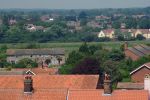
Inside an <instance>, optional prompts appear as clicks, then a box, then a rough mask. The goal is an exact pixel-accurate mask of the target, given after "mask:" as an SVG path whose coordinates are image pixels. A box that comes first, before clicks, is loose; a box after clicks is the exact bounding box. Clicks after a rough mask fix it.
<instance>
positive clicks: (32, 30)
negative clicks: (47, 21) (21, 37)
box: [26, 24, 44, 32]
mask: <svg viewBox="0 0 150 100" xmlns="http://www.w3.org/2000/svg"><path fill="white" fill-rule="evenodd" d="M26 29H27V30H28V31H30V32H34V31H38V30H41V31H44V27H43V26H36V25H33V24H27V25H26Z"/></svg>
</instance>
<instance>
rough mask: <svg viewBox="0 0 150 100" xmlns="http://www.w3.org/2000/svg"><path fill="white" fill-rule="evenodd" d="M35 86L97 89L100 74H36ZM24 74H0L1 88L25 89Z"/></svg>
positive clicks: (39, 87) (41, 87) (34, 77)
mask: <svg viewBox="0 0 150 100" xmlns="http://www.w3.org/2000/svg"><path fill="white" fill-rule="evenodd" d="M32 78H33V87H34V88H38V89H45V88H52V89H54V88H69V89H96V87H97V82H98V79H99V76H98V75H35V76H33V77H32ZM23 81H24V76H20V75H18V76H4V75H1V76H0V88H6V89H10V88H16V89H20V88H22V89H23Z"/></svg>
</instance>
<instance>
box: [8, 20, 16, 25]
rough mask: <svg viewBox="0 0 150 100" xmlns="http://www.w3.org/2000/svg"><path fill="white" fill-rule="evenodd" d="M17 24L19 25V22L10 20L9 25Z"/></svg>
mask: <svg viewBox="0 0 150 100" xmlns="http://www.w3.org/2000/svg"><path fill="white" fill-rule="evenodd" d="M16 23H17V21H16V20H15V19H10V20H9V25H14V24H16Z"/></svg>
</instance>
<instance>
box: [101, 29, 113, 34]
mask: <svg viewBox="0 0 150 100" xmlns="http://www.w3.org/2000/svg"><path fill="white" fill-rule="evenodd" d="M113 31H114V29H107V30H103V32H104V33H105V34H110V33H112V32H113Z"/></svg>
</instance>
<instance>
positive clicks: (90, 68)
mask: <svg viewBox="0 0 150 100" xmlns="http://www.w3.org/2000/svg"><path fill="white" fill-rule="evenodd" d="M72 73H73V74H100V63H99V61H98V60H97V59H95V58H92V57H86V58H84V59H83V60H81V61H79V62H78V64H77V65H76V66H75V67H74V68H73V69H72Z"/></svg>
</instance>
